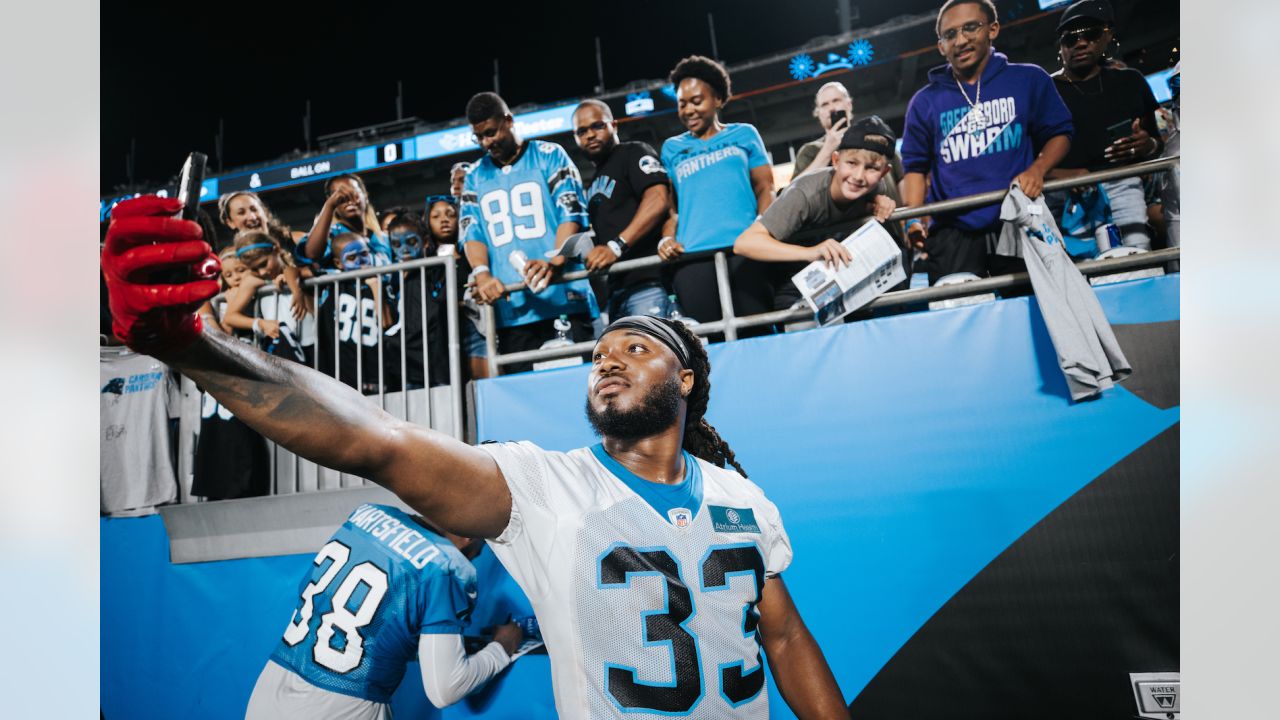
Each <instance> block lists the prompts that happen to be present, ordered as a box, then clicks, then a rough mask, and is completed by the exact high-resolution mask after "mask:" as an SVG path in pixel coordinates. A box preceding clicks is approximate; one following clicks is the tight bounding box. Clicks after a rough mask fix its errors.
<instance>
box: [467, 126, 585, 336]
mask: <svg viewBox="0 0 1280 720" xmlns="http://www.w3.org/2000/svg"><path fill="white" fill-rule="evenodd" d="M566 222H576V223H578V225H579V226H580V227H582V228H586V226H587V222H588V220H587V211H586V209H585V208H584V207H583V204H582V177H581V176H580V175H579V174H578V168H577V166H575V165H574V164H573V162H572V161H571V160H570V159H569V155H568V153H566V152H565V151H564V148H562V147H560V146H559V145H556V144H555V143H549V142H544V141H542V140H529V141H527V142H526V143H525V147H524V149H523V151H522V152H521V154H520V156H519V157H518V158H516V160H515V162H513V163H511V164H510V165H504V166H502V167H498V166H497V165H496V164H494V162H493V159H492V158H490V157H489V156H488V155H485V156H484V157H483V158H481V159H480V161H479V162H477V163H476V166H475V167H474V168H472V170H471V171H470V172H468V173H467V178H466V181H465V182H464V183H463V188H462V202H461V212H460V218H459V220H458V233H459V237H461V238H462V242H464V243H466V242H478V243H483V244H484V245H485V246H486V247H487V248H488V250H489V271H490V272H491V273H493V275H494V277H496V278H498V279H499V280H501V281H502V282H504V283H508V284H509V283H516V282H523V281H524V278H523V276H522V275H521V274H520V271H519V270H517V269H516V265H515V264H513V263H512V262H511V259H510V256H511V253H512V252H514V251H516V250H520V251H521V252H523V253H524V254H525V257H526V258H527V259H529V260H545V259H547V256H546V253H548V252H550V251H554V250H555V249H556V228H558V227H559V226H560V225H561V223H566ZM495 307H496V308H497V314H498V317H497V321H498V326H499V327H510V326H514V325H527V324H529V323H532V322H537V321H539V320H549V319H552V318H555V317H557V316H559V315H579V314H588V313H589V314H590V315H591V316H592V317H595V315H596V314H597V313H598V311H597V308H596V303H595V298H594V296H593V295H592V294H591V286H590V284H589V283H588V282H587V281H586V280H574V281H573V282H569V283H558V284H555V285H549V286H548V287H547V289H545V290H543V291H542V292H540V293H537V294H534V293H530V292H528V291H524V292H517V293H512V294H511V295H510V296H509V297H508V298H507V299H505V300H502V301H501V302H499V303H498V304H497V305H496V306H495Z"/></svg>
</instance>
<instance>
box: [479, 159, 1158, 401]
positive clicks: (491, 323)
mask: <svg viewBox="0 0 1280 720" xmlns="http://www.w3.org/2000/svg"><path fill="white" fill-rule="evenodd" d="M1178 162H1179V156H1176V155H1175V156H1171V157H1165V158H1157V159H1154V160H1147V161H1144V162H1140V163H1135V164H1133V165H1125V166H1123V167H1117V168H1110V169H1107V170H1099V171H1097V172H1093V173H1089V174H1086V175H1081V176H1079V177H1074V178H1064V179H1060V180H1050V181H1048V182H1046V183H1045V184H1044V190H1045V191H1046V192H1049V191H1053V190H1065V189H1069V188H1075V187H1082V186H1085V185H1092V184H1095V183H1100V182H1105V181H1109V180H1119V179H1122V178H1129V177H1137V176H1141V175H1148V174H1152V173H1157V172H1162V171H1165V170H1169V169H1171V168H1173V167H1175V166H1176V165H1177V164H1178ZM1006 193H1007V191H1006V190H993V191H991V192H985V193H979V194H976V195H969V196H966V197H962V198H955V199H953V200H944V201H942V202H936V203H931V204H927V205H921V206H919V207H913V208H899V209H898V210H896V211H894V213H893V214H892V215H891V216H890V217H889V219H890V220H909V219H911V218H916V217H923V216H925V215H932V214H934V213H939V212H951V211H955V210H963V209H966V208H972V207H979V206H982V205H991V204H994V203H998V202H1001V201H1003V200H1004V197H1005V195H1006ZM855 227H856V224H840V225H831V226H828V227H824V228H820V229H818V230H815V231H811V232H806V233H804V234H803V235H802V236H797V237H813V236H818V235H822V236H824V237H831V236H832V235H833V234H835V233H838V232H840V231H842V230H843V231H845V232H849V231H852V230H853V229H855ZM728 252H729V249H728V248H724V249H720V250H708V251H704V252H700V253H686V254H685V255H683V256H681V257H680V258H678V259H676V260H674V261H671V262H664V261H663V260H662V259H661V258H658V257H657V256H649V257H643V258H637V259H635V260H622V261H619V262H617V263H614V264H613V265H612V266H610V268H609V272H623V271H627V270H635V269H639V268H646V267H654V266H657V265H665V266H670V265H674V264H678V263H682V262H689V261H691V260H698V259H702V258H706V257H708V256H710V257H714V258H715V269H716V285H717V290H718V292H719V297H720V312H721V319H720V320H716V321H713V322H703V323H698V324H696V325H692V326H691V327H690V329H691V330H693V332H694V333H696V334H698V335H702V336H705V335H712V334H723V335H724V338H725V339H726V340H736V339H737V338H738V331H739V330H741V329H743V328H751V327H758V326H761V325H774V324H783V323H792V322H802V321H812V320H813V313H812V312H811V311H810V310H809V309H808V307H796V308H791V309H788V310H777V311H773V312H767V313H761V314H758V315H748V316H744V317H737V316H736V315H735V314H734V310H733V295H732V292H731V288H732V285H731V279H730V277H729V264H728V255H727V253H728ZM1179 257H1180V250H1179V248H1176V247H1173V248H1167V249H1163V250H1156V251H1152V252H1145V253H1138V254H1135V255H1129V256H1126V257H1119V258H1110V259H1106V260H1086V261H1082V262H1079V263H1077V264H1076V267H1077V268H1079V269H1080V272H1081V273H1082V274H1084V275H1105V274H1111V273H1117V272H1125V271H1130V270H1138V269H1143V268H1150V267H1158V266H1163V265H1166V264H1168V263H1170V262H1173V261H1176V260H1178V259H1179ZM592 275H593V273H589V272H587V271H586V270H575V271H571V272H566V273H563V274H561V275H560V276H559V277H557V278H555V279H553V280H552V281H551V282H552V283H559V282H569V281H571V280H578V279H581V278H585V277H590V276H592ZM1029 283H1030V278H1029V277H1028V276H1027V274H1026V273H1013V274H1009V275H999V276H996V277H990V278H983V279H981V280H974V281H971V282H966V283H961V284H957V285H945V286H937V287H928V288H916V289H911V290H898V291H895V292H887V293H884V294H883V295H881V296H879V297H877V298H876V299H875V300H873V301H871V302H870V303H869V304H867V305H866V306H864V307H863V308H861V309H860V310H858V311H857V313H855V314H854V315H853V317H859V316H866V315H867V314H869V313H871V312H874V311H880V310H887V309H890V308H901V307H905V306H919V305H923V304H926V303H930V302H935V301H939V300H949V299H954V298H959V297H967V296H971V295H980V294H984V293H989V292H992V291H993V290H999V289H1004V288H1013V287H1019V286H1023V285H1027V284H1029ZM505 289H506V291H507V292H516V291H519V290H524V289H525V284H524V283H512V284H510V285H507V286H506V288H505ZM481 317H482V320H483V322H484V324H485V336H486V340H487V343H488V362H489V374H490V375H491V376H496V375H498V374H499V372H500V370H501V368H502V367H503V366H505V365H511V364H513V363H527V362H540V361H544V360H555V359H559V358H566V357H573V356H576V355H582V354H583V353H586V352H590V350H591V348H592V347H593V346H594V342H580V343H574V344H572V345H563V346H560V347H556V348H547V349H540V350H526V351H524V352H517V353H509V354H506V355H503V354H499V353H498V352H497V346H496V343H495V340H494V339H495V338H496V337H497V330H496V320H495V316H494V313H493V310H492V308H490V307H485V308H483V309H482V311H481Z"/></svg>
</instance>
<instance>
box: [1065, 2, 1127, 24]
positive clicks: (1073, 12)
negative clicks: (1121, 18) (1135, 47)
mask: <svg viewBox="0 0 1280 720" xmlns="http://www.w3.org/2000/svg"><path fill="white" fill-rule="evenodd" d="M1076 20H1093V21H1095V22H1100V23H1102V24H1104V25H1115V24H1116V14H1115V13H1114V12H1113V11H1112V10H1111V3H1109V2H1107V0H1079V1H1078V2H1073V3H1071V5H1069V6H1068V7H1067V9H1066V10H1063V11H1062V17H1061V18H1059V19H1058V32H1062V31H1063V30H1064V29H1065V28H1066V27H1067V25H1070V24H1071V23H1073V22H1075V21H1076Z"/></svg>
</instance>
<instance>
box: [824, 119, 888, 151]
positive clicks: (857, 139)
mask: <svg viewBox="0 0 1280 720" xmlns="http://www.w3.org/2000/svg"><path fill="white" fill-rule="evenodd" d="M868 136H870V137H868ZM897 140H898V139H897V137H895V136H894V134H893V131H892V130H890V129H889V126H888V125H886V124H885V122H884V121H883V120H881V119H880V116H879V115H867V116H864V117H860V118H858V119H857V120H854V121H853V123H852V124H851V125H849V129H848V130H845V131H844V137H842V138H840V146H839V147H838V148H836V149H837V150H870V151H871V152H878V153H880V154H881V155H884V156H885V157H893V153H894V144H895V143H896V142H897Z"/></svg>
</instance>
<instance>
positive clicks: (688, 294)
mask: <svg viewBox="0 0 1280 720" xmlns="http://www.w3.org/2000/svg"><path fill="white" fill-rule="evenodd" d="M670 79H671V83H672V84H673V85H674V86H675V88H676V102H677V105H678V112H679V115H680V122H681V123H683V124H684V126H685V127H686V128H688V132H685V133H683V134H681V135H677V136H675V137H671V138H667V141H666V142H664V143H663V144H662V164H663V165H664V166H665V167H666V169H667V174H668V175H669V176H670V177H671V183H672V190H673V191H674V193H675V203H674V207H673V211H672V213H671V215H670V217H669V218H668V219H667V222H666V224H665V225H664V226H663V229H662V235H663V238H662V240H661V241H660V242H659V243H658V255H659V256H661V257H662V259H664V260H673V259H675V258H677V257H679V256H680V255H682V254H684V253H685V252H686V251H698V250H715V249H720V248H727V247H730V246H732V245H733V241H734V239H736V238H737V237H738V234H739V233H741V232H742V231H743V230H745V229H746V228H747V226H748V225H750V224H751V222H752V221H753V220H755V218H756V216H757V215H759V214H761V213H763V212H764V211H765V209H767V208H768V207H769V204H770V203H772V202H773V168H772V166H771V165H770V163H769V155H768V153H767V152H766V151H765V147H764V140H762V139H761V138H760V133H759V132H758V131H757V130H756V129H755V127H754V126H752V125H748V124H746V123H729V124H725V123H722V122H720V110H721V109H722V108H724V105H725V103H726V102H728V101H729V98H730V97H731V92H732V91H731V86H730V82H729V73H728V72H727V71H726V70H725V69H724V66H723V65H721V64H720V63H718V62H716V61H714V60H712V59H710V58H705V57H702V56H699V55H693V56H690V57H687V58H685V59H683V60H681V61H680V62H679V63H677V64H676V67H675V69H673V70H672V71H671V76H670ZM729 273H730V275H731V276H732V277H733V283H732V292H733V306H734V311H735V312H736V314H737V315H739V316H741V315H753V314H756V313H762V312H766V311H768V310H771V309H772V289H771V285H772V283H771V282H770V278H769V271H768V269H767V267H766V266H764V265H761V264H759V263H757V262H755V261H752V260H748V259H746V258H742V257H738V256H733V257H732V258H731V259H730V261H729ZM671 284H672V288H673V289H674V290H675V293H676V298H677V300H679V302H680V306H681V310H682V312H683V313H684V314H685V315H688V316H690V317H693V318H694V319H696V320H698V321H699V322H712V321H715V320H719V319H720V317H721V311H720V303H719V294H718V292H717V288H716V274H715V266H714V263H713V261H712V260H711V258H706V259H702V260H695V261H693V262H688V263H682V264H680V265H678V266H677V267H676V268H675V269H674V270H673V272H672V280H671ZM756 332H760V331H759V330H757V331H756Z"/></svg>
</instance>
